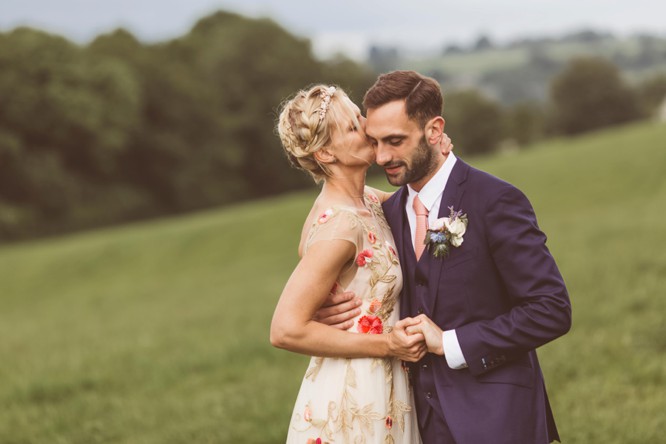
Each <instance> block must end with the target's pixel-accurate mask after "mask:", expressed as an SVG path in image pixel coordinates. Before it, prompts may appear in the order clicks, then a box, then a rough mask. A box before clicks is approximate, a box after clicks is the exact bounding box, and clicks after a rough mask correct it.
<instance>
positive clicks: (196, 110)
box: [0, 12, 666, 241]
mask: <svg viewBox="0 0 666 444" xmlns="http://www.w3.org/2000/svg"><path fill="white" fill-rule="evenodd" d="M376 74H377V73H376V72H375V71H373V70H372V69H371V68H369V67H368V66H366V65H364V64H359V63H356V62H353V61H351V60H349V59H347V58H345V57H343V56H339V57H336V58H333V59H330V60H324V61H322V60H319V59H317V58H316V57H315V56H314V55H313V52H312V48H311V45H310V42H309V41H308V40H307V39H303V38H299V37H296V36H294V35H292V34H290V33H289V32H287V31H286V30H284V29H283V28H282V27H280V26H279V25H278V24H276V23H275V22H273V21H271V20H268V19H248V18H245V17H242V16H239V15H236V14H232V13H227V12H217V13H214V14H212V15H210V16H208V17H205V18H203V19H202V20H200V21H199V22H198V23H197V24H196V25H195V26H194V27H193V28H192V30H191V31H190V32H189V33H187V34H185V35H183V36H181V37H179V38H176V39H173V40H170V41H166V42H162V43H157V44H144V43H142V42H140V41H138V40H137V39H136V38H135V37H134V36H133V35H132V34H131V33H129V32H127V31H125V30H122V29H120V30H117V31H115V32H112V33H110V34H105V35H101V36H99V37H97V38H96V39H95V40H94V41H92V42H91V43H90V44H87V45H77V44H74V43H72V42H70V41H68V40H67V39H65V38H63V37H60V36H57V35H52V34H48V33H45V32H41V31H38V30H34V29H29V28H18V29H15V30H13V31H11V32H8V33H3V34H0V97H2V98H3V103H2V105H0V240H4V241H7V240H15V239H24V238H29V237H35V236H43V235H49V234H55V233H62V232H66V231H73V230H77V229H82V228H89V227H94V226H100V225H108V224H113V223H120V222H126V221H131V220H137V219H144V218H149V217H158V216H162V215H168V214H177V213H183V212H188V211H193V210H197V209H202V208H209V207H213V206H219V205H224V204H229V203H232V202H236V201H240V200H246V199H253V198H258V197H263V196H267V195H271V194H276V193H281V192H284V191H287V190H293V189H298V188H302V187H305V186H309V185H310V183H311V181H310V180H309V178H308V177H307V176H306V175H304V174H299V173H296V172H294V171H292V170H290V168H289V167H288V164H287V162H286V160H285V159H284V155H283V153H282V150H281V148H280V145H279V140H278V138H277V136H276V134H275V122H276V118H277V112H278V108H279V105H280V103H281V102H282V101H283V100H284V99H285V98H287V97H289V96H290V95H291V94H293V93H294V92H295V91H297V90H298V89H301V88H303V87H305V86H307V85H310V84H313V83H319V82H325V83H330V84H337V85H339V86H341V87H343V88H344V89H345V90H346V91H348V92H349V93H350V94H351V96H352V99H353V100H354V101H355V102H356V103H360V102H361V99H362V95H363V93H364V91H365V90H366V89H367V88H368V87H369V86H370V85H371V84H372V83H373V82H374V80H375V77H376ZM664 85H666V82H664V81H663V78H656V80H654V81H653V82H652V83H650V84H649V85H648V84H647V83H646V84H645V85H643V87H642V88H643V90H641V91H636V90H635V89H632V88H630V87H628V86H626V84H624V82H623V80H622V78H621V76H620V75H619V72H618V71H617V69H616V68H614V66H613V65H612V64H610V63H609V62H607V61H604V60H597V59H592V60H590V59H586V60H580V61H575V62H573V63H572V64H571V65H570V66H569V68H567V70H565V72H563V73H562V74H561V76H560V77H558V79H557V80H556V81H555V82H554V83H553V86H552V100H551V102H552V103H550V104H548V106H545V107H544V106H542V105H539V104H531V103H530V104H518V105H513V106H512V107H510V108H507V107H502V106H500V105H499V104H498V103H497V102H494V101H493V100H491V99H488V98H487V97H485V96H484V95H482V94H481V93H480V92H478V91H456V92H451V93H448V92H447V91H446V86H445V85H443V86H444V91H445V111H444V116H445V118H446V119H447V132H448V133H449V134H450V135H451V136H452V138H453V139H454V143H455V144H456V150H458V151H459V152H461V153H462V154H472V155H473V154H479V153H485V152H490V151H493V150H495V149H497V148H498V147H499V146H500V143H501V142H502V141H505V140H514V141H515V142H516V143H518V144H520V145H524V144H527V143H530V142H532V141H534V140H537V139H539V138H542V137H546V136H548V135H550V134H574V133H577V132H582V131H587V130H590V129H595V128H598V127H602V126H606V125H611V124H615V123H621V122H626V121H630V120H633V119H637V118H640V117H644V116H646V115H648V114H649V110H650V109H653V108H656V106H657V105H658V104H657V102H656V101H655V100H654V97H656V96H658V94H662V97H663V95H664V94H666V87H664ZM597 111H598V112H597ZM602 111H603V112H602ZM592 116H596V117H594V118H593V117H592Z"/></svg>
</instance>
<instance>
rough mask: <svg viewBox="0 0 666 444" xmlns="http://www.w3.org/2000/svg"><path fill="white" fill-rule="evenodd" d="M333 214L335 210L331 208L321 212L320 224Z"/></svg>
mask: <svg viewBox="0 0 666 444" xmlns="http://www.w3.org/2000/svg"><path fill="white" fill-rule="evenodd" d="M331 215H333V210H332V209H330V208H329V209H328V210H326V211H324V212H323V213H321V215H320V216H319V220H318V222H319V223H320V224H323V223H325V222H326V221H327V220H328V218H329V217H331Z"/></svg>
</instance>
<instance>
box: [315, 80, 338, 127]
mask: <svg viewBox="0 0 666 444" xmlns="http://www.w3.org/2000/svg"><path fill="white" fill-rule="evenodd" d="M333 93H335V86H329V87H328V88H323V89H322V90H321V93H319V97H321V105H319V123H321V121H322V120H324V117H326V111H328V105H330V103H331V96H332V95H333Z"/></svg>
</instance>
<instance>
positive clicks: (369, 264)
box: [287, 190, 421, 444]
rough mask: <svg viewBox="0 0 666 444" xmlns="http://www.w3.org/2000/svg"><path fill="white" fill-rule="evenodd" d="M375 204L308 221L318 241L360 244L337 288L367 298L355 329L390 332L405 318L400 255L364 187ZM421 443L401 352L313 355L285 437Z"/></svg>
mask: <svg viewBox="0 0 666 444" xmlns="http://www.w3.org/2000/svg"><path fill="white" fill-rule="evenodd" d="M365 203H366V206H367V207H368V208H369V209H370V211H367V212H366V211H359V210H356V209H354V208H350V207H333V208H330V209H328V210H326V212H325V213H324V214H322V215H321V216H320V217H319V218H318V220H316V221H315V222H314V224H313V226H312V228H311V229H310V232H309V234H308V239H307V242H306V245H305V250H306V251H307V248H308V247H309V246H310V245H312V244H314V243H315V242H318V241H322V240H333V239H343V240H347V241H349V242H351V243H353V244H354V245H355V246H356V260H355V261H354V263H352V264H351V265H350V266H349V267H348V268H347V269H346V270H344V271H343V272H342V273H341V274H340V276H338V279H337V281H336V285H335V287H334V288H333V289H332V291H334V292H340V291H346V290H349V291H353V292H354V293H356V295H357V296H359V297H360V298H361V299H362V300H363V304H362V306H361V314H360V315H359V316H358V317H357V318H356V319H355V320H354V326H353V327H352V328H350V329H349V331H350V332H353V333H356V334H386V333H388V332H389V331H390V329H391V328H392V326H393V325H394V324H395V323H396V322H397V321H398V320H399V318H400V314H399V304H398V296H399V294H400V290H401V288H402V274H401V272H400V263H399V262H398V258H397V256H396V253H395V245H394V243H393V237H392V235H391V230H390V228H389V226H388V224H387V223H386V219H385V218H384V214H383V212H382V209H381V205H380V203H379V199H378V198H377V197H376V196H375V195H374V194H373V193H371V192H370V191H369V190H366V193H365ZM327 442H329V443H368V444H369V443H409V444H414V443H420V442H421V439H420V437H419V431H418V425H417V422H416V412H415V409H414V403H413V398H412V393H411V389H410V387H409V382H408V378H407V373H406V372H405V370H404V369H403V367H402V364H401V361H400V360H398V359H392V358H389V359H379V358H355V359H346V358H322V357H313V358H312V359H311V360H310V364H309V366H308V369H307V371H306V373H305V377H304V379H303V382H302V384H301V389H300V391H299V393H298V398H297V399H296V405H295V407H294V412H293V414H292V418H291V423H290V424H289V433H288V436H287V443H299V444H310V443H313V444H314V443H317V444H319V443H322V444H323V443H327Z"/></svg>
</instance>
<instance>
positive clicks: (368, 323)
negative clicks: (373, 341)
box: [356, 316, 384, 335]
mask: <svg viewBox="0 0 666 444" xmlns="http://www.w3.org/2000/svg"><path fill="white" fill-rule="evenodd" d="M356 329H357V330H358V331H359V333H369V334H371V335H379V334H381V333H382V332H383V331H384V325H383V324H382V320H381V319H379V318H378V317H377V316H363V317H361V319H359V320H358V325H357V326H356Z"/></svg>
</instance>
